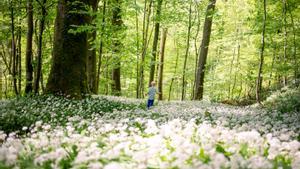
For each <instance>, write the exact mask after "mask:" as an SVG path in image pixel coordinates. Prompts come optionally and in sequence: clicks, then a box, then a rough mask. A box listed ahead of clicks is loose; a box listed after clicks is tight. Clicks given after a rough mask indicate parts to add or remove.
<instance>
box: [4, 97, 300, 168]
mask: <svg viewBox="0 0 300 169" xmlns="http://www.w3.org/2000/svg"><path fill="white" fill-rule="evenodd" d="M110 99H112V100H114V99H116V101H118V102H122V99H120V98H110ZM128 100H129V99H126V102H130V101H128ZM133 101H134V100H133ZM67 121H68V122H67V123H65V124H63V125H51V122H50V123H49V122H48V123H43V122H42V121H38V122H36V123H35V125H33V126H32V127H30V133H28V134H27V135H26V136H18V135H16V134H15V133H10V134H5V133H4V132H0V143H1V142H2V145H1V146H0V166H7V167H17V168H18V167H20V166H28V167H29V168H30V167H31V168H45V167H48V168H74V169H76V168H91V169H102V168H104V169H122V168H124V169H127V168H128V169H130V168H137V169H144V168H145V169H146V168H183V169H184V168H187V169H188V168H203V169H218V168H233V169H239V168H253V169H268V168H270V169H271V168H295V169H297V168H300V142H299V134H300V133H299V131H300V124H299V115H298V114H297V113H291V114H287V115H286V114H282V113H278V112H266V111H264V110H262V109H257V108H250V107H248V108H246V107H244V108H241V107H232V106H226V105H220V104H213V103H208V102H160V103H159V105H158V106H156V107H154V108H153V109H151V110H142V109H135V110H116V111H113V112H109V113H104V114H94V115H93V116H91V117H90V118H82V117H81V116H80V115H74V116H69V117H68V119H67ZM24 130H27V128H24Z"/></svg>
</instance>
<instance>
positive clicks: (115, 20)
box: [112, 0, 123, 96]
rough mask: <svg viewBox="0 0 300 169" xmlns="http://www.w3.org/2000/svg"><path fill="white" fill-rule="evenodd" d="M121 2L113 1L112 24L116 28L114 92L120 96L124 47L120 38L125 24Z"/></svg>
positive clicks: (114, 42)
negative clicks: (121, 55) (121, 54)
mask: <svg viewBox="0 0 300 169" xmlns="http://www.w3.org/2000/svg"><path fill="white" fill-rule="evenodd" d="M121 3H122V0H114V1H113V9H112V12H113V17H112V26H113V29H114V32H115V33H114V37H113V42H112V43H113V51H112V52H113V60H114V64H115V65H114V67H113V70H112V80H113V83H112V94H113V95H117V96H120V95H121V61H120V59H121V57H120V51H121V47H122V43H121V40H120V37H118V35H120V31H121V28H122V25H123V21H122V14H121Z"/></svg>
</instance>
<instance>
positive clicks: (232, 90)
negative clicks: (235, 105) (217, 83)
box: [231, 40, 241, 98]
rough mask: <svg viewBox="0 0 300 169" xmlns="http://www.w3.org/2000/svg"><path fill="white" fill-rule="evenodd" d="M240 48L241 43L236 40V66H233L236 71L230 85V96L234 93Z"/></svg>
mask: <svg viewBox="0 0 300 169" xmlns="http://www.w3.org/2000/svg"><path fill="white" fill-rule="evenodd" d="M240 48H241V45H240V42H239V40H238V45H237V58H236V66H235V69H236V71H235V72H234V79H233V85H232V89H231V98H233V94H234V89H235V86H236V79H237V77H236V74H237V72H239V67H240V66H239V64H240V63H239V62H240V51H241V50H240Z"/></svg>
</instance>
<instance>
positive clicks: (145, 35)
mask: <svg viewBox="0 0 300 169" xmlns="http://www.w3.org/2000/svg"><path fill="white" fill-rule="evenodd" d="M152 2H153V0H150V2H149V6H148V10H146V4H147V1H145V12H146V11H148V12H146V13H144V21H143V49H142V56H141V64H140V72H139V73H140V77H139V78H140V80H139V93H140V96H139V98H141V97H143V96H144V64H145V63H144V62H145V57H146V54H147V48H148V43H149V42H148V41H149V40H148V31H149V24H150V15H151V8H152Z"/></svg>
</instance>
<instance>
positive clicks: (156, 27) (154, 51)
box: [149, 0, 163, 86]
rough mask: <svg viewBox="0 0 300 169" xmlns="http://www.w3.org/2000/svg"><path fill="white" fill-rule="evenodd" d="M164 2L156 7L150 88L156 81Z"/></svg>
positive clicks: (159, 1)
mask: <svg viewBox="0 0 300 169" xmlns="http://www.w3.org/2000/svg"><path fill="white" fill-rule="evenodd" d="M162 2H163V0H158V1H157V6H156V14H155V15H156V16H155V19H156V20H155V28H154V37H153V45H152V58H151V62H150V75H149V86H150V84H151V82H152V81H153V80H154V74H155V66H156V54H157V44H158V38H159V27H160V17H161V6H162Z"/></svg>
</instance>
